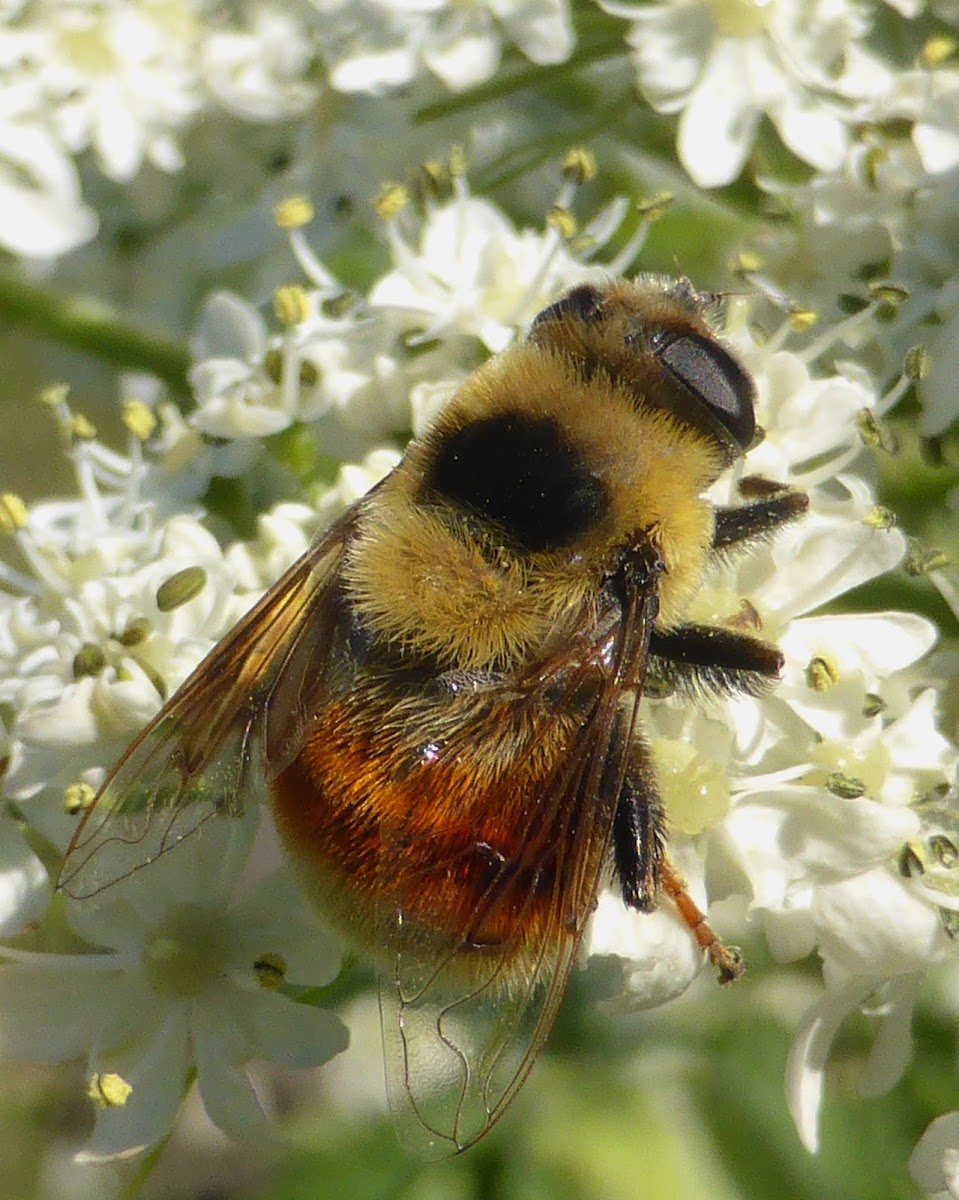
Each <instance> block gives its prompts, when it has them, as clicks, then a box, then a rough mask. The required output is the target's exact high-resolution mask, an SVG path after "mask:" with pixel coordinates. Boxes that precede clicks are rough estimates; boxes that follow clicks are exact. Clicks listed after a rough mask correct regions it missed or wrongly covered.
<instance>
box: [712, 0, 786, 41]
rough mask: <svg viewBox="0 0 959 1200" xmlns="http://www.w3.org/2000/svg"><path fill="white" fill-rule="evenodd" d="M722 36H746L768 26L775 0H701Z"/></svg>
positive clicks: (761, 31)
mask: <svg viewBox="0 0 959 1200" xmlns="http://www.w3.org/2000/svg"><path fill="white" fill-rule="evenodd" d="M703 4H704V5H705V6H706V9H707V10H708V12H709V15H710V16H711V17H712V19H713V24H714V25H715V26H716V29H717V30H718V32H719V33H720V34H721V35H722V36H723V37H736V38H747V37H755V36H756V34H757V33H763V32H764V31H765V30H766V29H767V28H768V26H769V22H770V19H771V17H772V13H773V9H774V8H775V4H776V0H703Z"/></svg>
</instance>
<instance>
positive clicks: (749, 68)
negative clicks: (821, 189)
mask: <svg viewBox="0 0 959 1200" xmlns="http://www.w3.org/2000/svg"><path fill="white" fill-rule="evenodd" d="M602 7H603V8H604V9H605V10H606V11H607V12H609V13H612V14H613V15H614V16H618V17H625V18H626V19H627V20H628V21H630V22H631V27H630V32H629V36H628V39H627V40H628V42H629V45H630V46H631V48H632V51H633V60H634V63H635V66H636V70H637V73H638V75H639V83H640V86H641V87H642V89H643V91H644V93H645V95H646V96H647V97H648V99H649V102H650V103H651V104H652V106H653V107H654V108H655V109H656V110H657V111H659V112H664V113H676V112H678V113H680V114H681V116H680V121H679V138H678V143H677V151H678V154H679V159H680V161H681V162H682V164H683V166H684V167H685V168H686V170H687V171H688V172H689V174H690V175H691V176H692V178H693V179H694V180H695V182H696V183H698V184H700V185H701V186H703V187H716V186H718V185H720V184H726V183H731V182H732V180H734V179H735V178H736V177H737V176H738V175H739V173H740V171H741V170H742V167H743V164H744V163H745V161H746V157H747V155H748V154H749V151H750V149H751V146H752V142H753V138H754V135H755V132H756V127H757V125H758V124H759V119H760V117H761V116H762V115H763V114H765V115H767V116H768V117H769V118H770V119H771V120H772V122H773V124H774V125H775V126H776V129H777V131H778V132H779V136H780V137H781V138H782V140H783V141H784V142H785V144H786V145H787V146H788V147H789V149H790V150H792V151H793V153H794V154H796V155H798V156H799V157H800V158H802V159H804V160H805V161H806V162H808V163H810V164H811V165H812V166H814V167H816V168H817V169H818V170H820V171H822V170H830V169H833V168H835V167H837V166H838V165H839V163H840V161H841V160H842V156H843V154H844V152H845V149H846V146H847V143H848V138H849V132H848V125H849V121H850V113H849V107H848V100H849V98H851V97H859V96H863V95H871V94H875V93H876V92H879V91H881V90H882V89H883V88H884V87H885V86H886V84H887V82H888V73H887V71H886V70H885V69H884V68H883V67H882V66H881V65H880V63H879V62H878V61H877V60H873V59H870V58H869V57H868V56H867V55H866V52H865V51H864V50H863V49H862V46H861V45H860V42H861V40H862V38H863V35H864V33H865V32H866V28H867V26H866V23H865V15H864V13H863V11H862V9H861V8H860V7H859V6H857V5H854V4H851V3H846V2H843V0H840V2H838V3H834V2H831V0H829V2H827V0H816V2H815V3H811V4H810V3H805V2H804V0H778V2H777V3H775V4H770V3H765V2H764V0H725V2H720V3H707V2H705V0H669V2H668V3H663V4H656V5H636V4H630V3H623V2H621V0H602Z"/></svg>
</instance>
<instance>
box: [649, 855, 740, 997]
mask: <svg viewBox="0 0 959 1200" xmlns="http://www.w3.org/2000/svg"><path fill="white" fill-rule="evenodd" d="M660 883H661V884H662V888H663V891H664V892H665V893H666V895H667V896H668V897H669V898H670V900H672V902H673V903H674V904H675V905H676V908H677V910H678V912H679V915H680V916H681V917H682V918H683V920H684V921H685V922H686V924H687V925H688V926H689V928H690V930H691V931H692V934H693V937H695V939H696V941H697V942H698V943H699V945H700V946H701V947H702V949H703V950H705V951H706V953H707V954H708V955H709V961H710V962H711V963H712V964H713V966H714V967H715V968H716V970H717V971H718V972H719V982H720V983H732V982H733V980H734V979H738V978H739V977H740V976H741V975H742V974H743V972H744V971H745V970H746V960H745V959H744V958H743V956H742V951H741V950H740V949H739V947H738V946H726V945H724V943H723V942H721V941H720V940H719V938H718V937H717V936H716V934H715V933H714V932H713V930H712V928H711V926H710V925H709V923H708V922H707V920H706V915H705V913H704V912H703V911H702V910H701V909H700V907H699V905H698V904H697V903H696V901H695V900H694V899H693V898H692V896H690V894H689V892H687V891H686V885H685V883H683V881H682V879H681V878H680V876H679V875H678V874H677V872H676V868H675V867H674V866H673V864H672V863H671V862H670V861H669V859H668V858H666V857H664V858H663V861H662V863H661V864H660Z"/></svg>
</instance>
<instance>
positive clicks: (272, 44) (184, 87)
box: [0, 0, 573, 258]
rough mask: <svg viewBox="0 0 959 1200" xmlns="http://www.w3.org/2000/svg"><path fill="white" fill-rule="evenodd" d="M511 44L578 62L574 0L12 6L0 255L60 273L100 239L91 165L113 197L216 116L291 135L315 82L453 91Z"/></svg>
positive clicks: (50, 2) (0, 129)
mask: <svg viewBox="0 0 959 1200" xmlns="http://www.w3.org/2000/svg"><path fill="white" fill-rule="evenodd" d="M504 40H505V41H506V42H507V43H509V44H512V45H516V46H518V47H519V48H520V49H521V50H522V52H523V53H524V54H525V55H526V56H528V57H529V58H530V59H531V60H532V61H533V62H536V63H541V64H547V63H556V62H561V61H562V60H564V59H565V58H567V57H568V56H569V54H570V53H571V51H572V48H573V34H572V29H571V25H570V18H569V12H568V6H567V3H566V0H511V2H507V3H504V2H503V0H493V2H486V0H482V2H480V3H476V4H468V5H462V4H459V3H457V2H456V0H423V2H422V3H409V4H402V5H396V4H394V3H390V2H380V0H365V2H364V3H361V4H356V3H343V2H342V0H332V2H330V0H316V3H315V4H314V5H311V4H307V3H303V4H298V5H285V4H278V3H268V4H262V3H258V2H256V0H249V2H247V3H241V4H237V5H232V4H231V5H227V6H210V5H209V4H208V3H206V0H174V2H172V3H171V2H167V0H113V2H110V3H106V4H104V3H102V2H101V0H63V2H62V0H25V2H24V3H13V4H6V5H3V6H2V7H0V93H2V95H3V103H2V104H0V204H2V205H3V213H4V220H3V222H2V223H0V246H2V247H3V248H5V249H7V250H10V251H12V252H13V253H15V254H19V255H23V256H26V257H32V258H54V257H57V256H59V255H62V254H65V253H66V252H67V251H69V250H72V249H74V248H75V247H77V246H80V245H82V244H83V243H85V242H87V241H89V240H90V239H91V238H92V237H94V236H95V234H96V232H97V224H98V220H97V213H96V212H95V211H94V209H93V208H92V207H91V206H90V205H89V203H87V202H85V199H84V190H85V189H81V182H80V179H81V175H80V171H79V170H78V165H77V160H78V158H79V156H81V155H84V154H92V155H93V157H94V158H95V160H96V163H97V166H98V167H99V169H100V171H101V172H102V173H103V174H104V175H105V176H106V177H107V178H108V179H110V180H113V181H114V182H116V183H119V184H130V183H131V182H132V181H133V179H134V178H135V177H136V176H137V175H138V173H139V172H140V171H141V170H142V168H143V167H144V166H145V165H147V164H149V165H151V166H153V167H155V168H157V169H159V170H160V171H165V172H173V171H178V170H180V169H181V168H182V167H183V165H184V150H183V140H184V138H185V136H186V134H187V133H188V131H189V130H190V128H191V127H192V126H193V125H194V124H195V123H196V122H198V121H199V120H200V119H201V118H202V117H203V116H204V115H206V114H209V113H213V112H225V113H228V114H232V115H233V116H235V117H238V118H240V119H242V120H245V121H253V122H261V123H262V122H279V121H289V120H291V119H293V118H296V117H301V116H303V115H304V114H306V113H307V111H308V110H309V109H311V108H313V107H315V106H316V104H317V102H318V100H319V99H320V96H321V92H322V87H323V84H322V82H321V81H325V83H326V84H327V85H328V86H329V87H332V88H334V89H336V90H338V91H343V92H350V93H352V92H363V93H368V94H370V93H371V94H377V93H379V92H382V91H383V90H384V89H389V88H395V87H398V86H402V85H406V84H408V83H410V82H411V81H412V80H413V79H415V78H416V77H417V76H418V75H420V74H422V73H424V72H429V73H430V74H431V75H433V76H435V77H436V78H438V79H439V80H441V81H442V82H443V83H444V84H445V85H446V86H447V87H449V88H451V89H453V90H457V91H458V90H462V89H464V88H468V87H471V86H473V85H474V84H476V83H479V82H482V81H483V80H486V79H488V78H489V77H490V76H491V75H492V74H493V72H494V71H495V70H496V68H497V66H498V64H499V61H500V55H501V51H502V46H503V42H504Z"/></svg>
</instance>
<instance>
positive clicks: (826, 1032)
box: [786, 978, 879, 1153]
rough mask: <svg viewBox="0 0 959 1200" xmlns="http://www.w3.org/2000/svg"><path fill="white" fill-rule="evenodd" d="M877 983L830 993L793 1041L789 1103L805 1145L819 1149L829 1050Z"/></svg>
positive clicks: (857, 982) (870, 981)
mask: <svg viewBox="0 0 959 1200" xmlns="http://www.w3.org/2000/svg"><path fill="white" fill-rule="evenodd" d="M878 982H879V981H878V980H876V979H862V978H856V979H853V980H852V981H851V982H850V983H849V984H847V985H846V986H845V987H844V988H840V989H838V990H835V991H829V992H827V993H826V995H825V996H823V998H822V999H821V1000H818V1001H817V1002H816V1003H815V1004H814V1005H812V1007H811V1008H810V1009H809V1010H808V1012H807V1013H806V1015H805V1017H804V1018H803V1021H802V1024H801V1025H800V1027H799V1030H798V1031H797V1033H796V1037H795V1039H794V1040H793V1044H792V1048H791V1049H790V1051H789V1060H788V1062H787V1064H786V1100H787V1103H788V1105H789V1111H790V1113H791V1114H792V1118H793V1121H794V1122H795V1123H796V1130H797V1132H798V1133H799V1136H800V1138H801V1139H802V1143H803V1145H804V1146H805V1147H806V1149H807V1150H809V1151H810V1152H811V1153H815V1152H816V1150H817V1149H818V1148H819V1128H818V1125H819V1105H820V1102H821V1100H822V1086H823V1071H824V1070H825V1066H826V1059H827V1058H828V1057H829V1050H830V1047H831V1046H832V1043H833V1041H834V1039H835V1037H836V1034H837V1033H838V1032H839V1027H840V1025H841V1024H842V1023H843V1021H844V1020H845V1019H846V1017H847V1015H848V1014H849V1013H851V1012H853V1011H854V1010H855V1009H856V1008H858V1007H859V1005H860V1004H861V1003H862V1001H863V1000H865V999H866V997H867V996H868V995H869V994H870V993H871V992H872V991H873V990H874V989H875V987H876V985H877V983H878Z"/></svg>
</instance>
